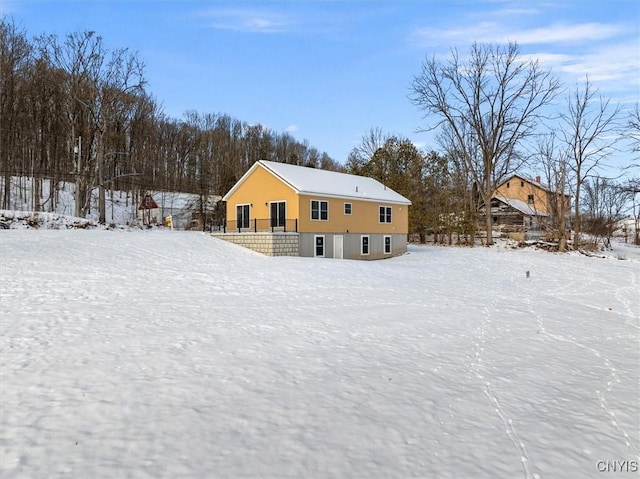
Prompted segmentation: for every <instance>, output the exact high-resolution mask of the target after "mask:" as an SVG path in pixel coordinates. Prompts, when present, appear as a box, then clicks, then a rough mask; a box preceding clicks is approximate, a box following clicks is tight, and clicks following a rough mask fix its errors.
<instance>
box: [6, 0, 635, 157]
mask: <svg viewBox="0 0 640 479" xmlns="http://www.w3.org/2000/svg"><path fill="white" fill-rule="evenodd" d="M0 9H1V10H0V11H1V12H2V14H3V15H9V16H10V17H12V18H13V20H14V21H15V22H16V23H17V24H18V26H19V27H20V28H21V29H23V30H24V31H26V33H27V35H28V36H30V37H31V36H35V35H38V34H41V33H47V34H57V35H59V36H63V35H65V34H67V33H71V32H76V31H84V30H95V31H96V32H97V33H98V34H100V35H102V37H103V39H104V41H105V44H106V45H107V47H109V48H111V49H114V48H122V47H127V48H129V49H130V50H132V51H137V52H138V53H139V56H140V58H141V59H142V60H143V61H144V62H145V64H146V76H147V80H148V91H150V92H151V93H152V94H153V95H154V96H155V97H156V98H157V100H158V101H159V102H160V103H161V104H162V105H163V107H164V111H165V113H167V114H168V115H169V116H171V117H175V118H182V117H183V114H184V112H186V111H188V110H193V109H195V110H198V111H199V112H200V113H227V114H229V115H230V116H232V117H234V118H237V119H239V120H242V121H245V122H247V123H261V124H263V125H264V126H266V127H268V128H270V129H272V130H274V131H277V132H283V131H289V132H290V133H291V134H292V135H293V136H294V137H295V138H296V139H298V140H300V141H302V140H305V139H306V140H308V142H309V144H310V145H311V146H314V147H316V148H318V149H319V150H320V151H326V152H327V153H328V154H329V155H330V156H331V157H332V158H334V159H335V160H337V161H339V162H341V163H344V161H345V160H346V158H347V155H348V154H349V152H350V151H351V149H352V148H354V147H355V146H357V145H358V144H359V143H360V140H361V137H362V136H363V135H365V134H366V133H367V132H368V131H369V130H370V129H371V128H380V129H381V130H382V131H384V132H385V133H390V134H396V135H401V136H404V137H407V138H409V139H411V140H412V141H413V142H414V143H416V145H418V146H419V147H422V148H435V149H437V145H436V144H435V143H434V142H433V140H432V138H431V137H430V136H429V135H428V134H426V133H417V130H419V129H420V128H421V127H424V126H426V125H428V124H429V123H430V122H429V120H428V119H424V118H423V117H422V114H421V112H420V111H418V110H417V109H416V107H415V106H414V105H412V104H411V103H410V102H409V100H408V95H409V94H410V84H411V81H412V79H413V77H414V75H416V74H417V73H419V71H420V67H421V63H422V61H423V59H424V58H425V56H429V57H430V56H432V55H436V56H443V57H444V56H446V55H448V53H449V52H450V49H451V48H453V47H456V48H458V50H459V51H460V52H461V53H466V52H467V51H468V47H469V45H470V44H471V43H472V42H473V41H478V42H507V41H510V40H515V41H517V42H518V43H519V44H520V46H521V49H522V53H523V55H527V56H528V55H531V56H532V57H535V58H538V59H539V60H540V61H541V63H542V64H543V65H544V66H545V67H547V68H550V69H552V71H553V72H555V73H556V74H557V75H558V76H559V77H560V78H561V79H562V80H563V81H564V82H565V83H566V85H567V87H569V88H571V87H574V86H575V85H576V82H578V81H582V80H584V77H585V75H586V74H588V75H589V79H590V81H591V82H592V83H593V85H594V86H596V87H598V88H599V89H600V92H601V93H603V94H604V95H606V96H608V97H611V98H613V99H615V100H616V101H620V102H622V103H625V104H631V103H635V102H636V101H638V99H640V2H638V1H637V0H609V1H605V0H603V1H594V0H591V1H589V0H573V1H572V0H564V1H557V0H556V1H551V0H549V1H536V0H529V1H526V2H525V1H508V0H493V1H470V0H469V1H455V0H453V1H429V0H396V1H388V0H384V1H377V0H361V1H340V0H324V1H312V0H298V1H285V0H280V1H258V0H254V1H248V0H247V1H242V0H238V1H195V0H180V1H178V0H128V1H119V0H85V1H82V0H77V1H65V0H58V1H47V0H19V1H17V0H0Z"/></svg>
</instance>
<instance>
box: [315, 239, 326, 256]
mask: <svg viewBox="0 0 640 479" xmlns="http://www.w3.org/2000/svg"><path fill="white" fill-rule="evenodd" d="M313 238H314V242H315V246H314V254H313V255H314V256H315V257H317V258H324V235H316V236H314V237H313Z"/></svg>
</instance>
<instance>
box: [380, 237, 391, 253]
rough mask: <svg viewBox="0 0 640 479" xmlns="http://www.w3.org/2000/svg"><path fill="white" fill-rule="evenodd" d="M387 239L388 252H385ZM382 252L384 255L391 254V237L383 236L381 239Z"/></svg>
mask: <svg viewBox="0 0 640 479" xmlns="http://www.w3.org/2000/svg"><path fill="white" fill-rule="evenodd" d="M387 238H389V251H387V250H386V248H387ZM382 252H383V253H384V254H391V253H392V252H393V238H392V237H391V235H384V236H383V237H382Z"/></svg>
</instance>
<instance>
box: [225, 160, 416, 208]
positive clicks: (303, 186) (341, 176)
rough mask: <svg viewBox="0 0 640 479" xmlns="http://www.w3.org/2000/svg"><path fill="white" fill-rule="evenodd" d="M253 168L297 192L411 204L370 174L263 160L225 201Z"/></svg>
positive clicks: (254, 165)
mask: <svg viewBox="0 0 640 479" xmlns="http://www.w3.org/2000/svg"><path fill="white" fill-rule="evenodd" d="M257 168H264V169H265V170H267V171H268V172H269V173H271V174H272V175H274V176H276V177H277V178H279V179H280V180H281V181H283V182H284V183H286V184H287V185H289V186H290V187H291V188H292V189H293V190H294V191H295V192H296V193H298V194H304V195H318V196H329V197H337V198H348V199H354V200H364V201H381V202H385V203H396V204H403V205H410V204H411V201H409V200H408V199H407V198H405V197H404V196H402V195H401V194H399V193H396V192H395V191H393V190H392V189H391V188H388V187H386V186H385V185H383V184H382V183H380V182H379V181H377V180H375V179H373V178H368V177H366V176H357V175H349V174H346V173H338V172H336V171H328V170H322V169H319V168H308V167H305V166H297V165H290V164H287V163H278V162H275V161H266V160H260V161H257V162H256V163H254V164H253V166H252V167H251V168H250V169H249V171H247V172H246V173H245V174H244V176H243V177H242V178H240V180H239V181H238V182H237V183H236V184H235V185H234V187H233V188H231V190H229V192H228V193H227V194H226V195H225V196H224V197H223V198H222V199H223V200H225V201H226V200H227V199H228V198H229V196H230V195H231V194H233V193H234V192H235V191H236V189H237V188H238V187H239V186H240V185H241V184H242V183H243V182H244V181H245V179H246V178H247V177H248V176H249V175H251V173H253V171H255V170H256V169H257Z"/></svg>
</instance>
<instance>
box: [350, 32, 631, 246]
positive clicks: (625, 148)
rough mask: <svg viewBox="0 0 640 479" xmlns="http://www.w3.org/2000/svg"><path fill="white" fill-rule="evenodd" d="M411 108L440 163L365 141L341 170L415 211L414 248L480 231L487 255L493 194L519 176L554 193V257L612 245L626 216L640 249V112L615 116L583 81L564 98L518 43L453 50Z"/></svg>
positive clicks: (429, 72)
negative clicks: (614, 162)
mask: <svg viewBox="0 0 640 479" xmlns="http://www.w3.org/2000/svg"><path fill="white" fill-rule="evenodd" d="M567 91H568V92H569V93H568V94H566V92H567ZM410 101H411V102H412V103H413V104H414V105H416V106H417V107H418V108H419V109H420V110H421V111H422V112H423V113H424V119H425V120H426V121H427V122H428V124H427V125H426V126H425V127H424V128H423V131H434V132H436V135H437V136H436V138H437V143H438V146H439V147H440V148H439V152H436V151H431V152H420V151H418V150H417V149H416V148H415V146H413V145H412V144H411V142H410V141H409V140H407V139H403V138H402V137H398V136H394V135H389V134H386V135H385V134H384V133H383V132H382V131H381V130H379V129H372V130H371V131H370V132H369V133H368V134H366V135H365V136H363V138H362V142H361V145H360V146H359V147H357V148H355V149H354V150H353V151H352V152H351V154H350V155H349V158H348V160H347V164H346V168H347V171H349V172H352V173H356V174H363V175H367V176H374V177H376V178H378V179H379V180H381V181H383V182H385V183H386V184H388V185H389V186H391V187H392V188H393V187H395V188H397V191H399V192H400V193H402V194H404V195H405V196H407V197H408V198H409V199H411V200H412V202H413V206H412V207H411V208H410V230H411V233H413V234H414V235H418V236H419V237H420V240H421V241H423V240H424V237H425V234H426V233H427V232H428V233H430V234H432V235H433V237H434V241H442V240H446V241H448V242H449V243H451V241H452V236H454V235H455V236H456V237H457V238H458V241H461V242H463V243H467V244H473V238H474V237H475V236H476V233H477V232H478V230H480V231H482V233H483V237H484V241H485V244H487V245H491V244H492V243H493V217H492V211H491V207H492V205H491V203H492V201H491V200H492V198H493V197H494V195H495V193H496V190H497V188H498V186H499V185H501V184H502V183H504V182H505V181H506V180H507V179H508V178H509V177H510V176H512V175H513V174H515V173H523V172H537V173H539V176H542V177H543V178H542V179H543V182H544V184H545V186H546V188H547V189H548V190H549V192H550V194H549V206H550V214H549V216H545V217H544V218H542V217H540V218H539V221H540V222H541V223H542V224H541V226H542V228H543V229H544V230H545V231H546V233H547V236H548V237H549V238H550V239H554V240H556V241H557V242H558V245H559V249H560V250H562V251H564V250H565V249H566V248H567V241H568V240H572V244H573V247H574V248H578V247H580V245H581V244H583V242H584V238H583V234H584V233H587V234H589V237H590V238H604V240H605V242H606V241H608V238H610V237H611V235H612V234H613V231H614V230H615V225H616V222H617V221H618V220H620V219H621V218H623V217H624V216H627V215H628V216H632V217H633V218H634V219H635V224H636V236H635V242H636V243H638V244H640V236H639V235H638V228H637V226H638V219H639V217H640V201H639V200H640V179H639V178H638V177H637V176H635V177H634V176H633V175H634V174H637V172H638V168H639V167H640V161H638V160H639V158H638V153H639V152H640V113H639V108H638V104H637V103H636V105H635V108H632V109H627V110H625V109H623V107H622V105H620V104H614V102H612V101H611V100H610V99H608V98H606V97H604V96H602V95H600V93H599V91H598V90H597V89H596V88H594V87H593V84H592V83H591V82H590V80H589V78H588V77H587V78H585V80H584V82H583V83H581V84H578V85H576V86H575V88H573V89H571V88H569V89H566V88H565V87H564V86H563V85H562V84H561V82H560V81H559V80H558V78H556V77H555V76H554V75H552V73H551V72H550V71H547V70H545V69H543V68H542V67H541V66H540V64H539V63H538V62H537V61H536V60H527V59H525V58H524V57H523V56H522V55H521V52H520V48H519V46H518V45H517V44H516V43H509V44H507V45H499V44H497V45H493V44H473V45H472V47H471V49H470V52H469V54H468V55H464V56H462V55H460V54H459V52H458V51H457V50H455V49H454V50H452V51H451V54H450V56H449V57H448V58H446V59H439V58H436V57H435V56H434V57H431V58H426V59H425V61H424V62H423V64H422V68H421V71H420V73H419V74H417V75H416V76H415V77H414V79H413V81H412V83H411V95H410ZM614 155H618V157H625V156H626V158H627V161H626V163H625V164H624V165H623V171H619V172H617V173H616V176H617V178H607V177H606V176H604V175H605V170H606V168H605V167H607V166H609V162H610V160H611V159H612V157H613V156H614ZM625 174H626V175H625ZM530 176H532V177H533V175H530ZM535 176H538V175H535ZM625 176H626V178H625ZM565 195H570V196H571V197H572V199H573V205H571V206H570V205H568V204H566V202H565V201H564V198H565ZM570 207H571V208H572V211H569V208H570ZM569 216H570V217H571V218H570V219H571V224H568V222H567V218H568V217H569ZM570 229H572V232H573V236H572V237H569V232H570Z"/></svg>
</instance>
